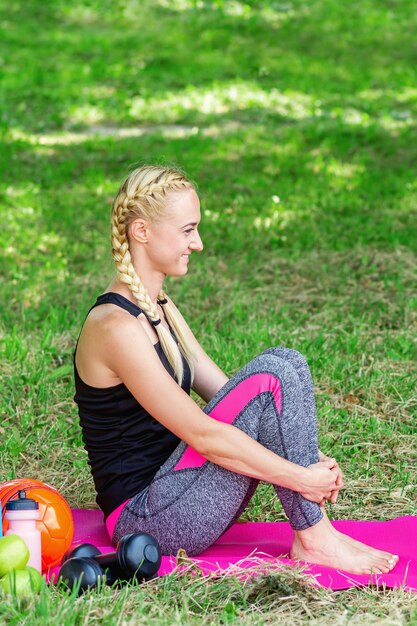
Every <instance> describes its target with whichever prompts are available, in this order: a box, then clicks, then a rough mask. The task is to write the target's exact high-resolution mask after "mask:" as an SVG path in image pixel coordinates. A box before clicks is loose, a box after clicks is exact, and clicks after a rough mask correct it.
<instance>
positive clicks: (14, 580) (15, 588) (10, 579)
mask: <svg viewBox="0 0 417 626" xmlns="http://www.w3.org/2000/svg"><path fill="white" fill-rule="evenodd" d="M41 587H42V576H41V575H40V573H39V572H38V570H37V569H35V568H34V567H30V565H28V566H27V567H25V568H24V569H14V570H11V571H10V572H8V573H7V574H6V576H3V578H0V589H2V590H3V591H5V592H6V593H9V594H13V595H14V594H16V595H17V596H30V595H32V594H33V593H39V592H40V590H41Z"/></svg>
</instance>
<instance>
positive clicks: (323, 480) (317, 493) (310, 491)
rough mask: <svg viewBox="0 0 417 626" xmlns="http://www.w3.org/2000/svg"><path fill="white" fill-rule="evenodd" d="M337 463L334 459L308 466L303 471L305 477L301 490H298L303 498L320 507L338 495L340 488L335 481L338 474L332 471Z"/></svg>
mask: <svg viewBox="0 0 417 626" xmlns="http://www.w3.org/2000/svg"><path fill="white" fill-rule="evenodd" d="M335 466H337V463H336V461H335V460H334V459H327V460H323V461H319V462H318V463H313V465H309V466H308V467H307V468H306V470H305V477H304V479H303V485H302V488H301V489H298V490H297V491H299V492H300V493H301V495H302V496H304V498H306V499H307V500H311V501H312V502H317V504H320V505H321V506H322V505H323V503H324V502H325V501H326V500H328V499H331V498H332V497H333V496H334V493H336V494H337V493H338V491H339V489H341V486H338V485H337V483H336V481H337V477H338V474H337V472H335V471H333V470H334V468H335Z"/></svg>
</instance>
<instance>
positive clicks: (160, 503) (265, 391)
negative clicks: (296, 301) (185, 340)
mask: <svg viewBox="0 0 417 626" xmlns="http://www.w3.org/2000/svg"><path fill="white" fill-rule="evenodd" d="M204 412H205V413H208V414H209V415H211V416H212V417H213V418H214V419H217V420H220V421H223V422H227V423H229V424H233V426H236V427H237V428H239V429H240V430H242V431H244V432H245V433H247V434H248V435H249V436H250V437H252V438H253V439H255V440H256V441H258V442H259V443H261V444H262V445H263V446H265V447H266V448H269V450H272V451H273V452H275V453H276V454H277V455H279V456H281V457H284V458H285V459H288V460H289V461H292V462H293V463H296V464H298V465H302V466H304V467H307V466H308V465H310V464H312V463H317V461H318V442H317V419H316V410H315V403H314V391H313V383H312V380H311V375H310V371H309V368H308V365H307V363H306V361H305V359H304V358H303V357H302V356H301V355H300V354H299V353H298V352H296V351H294V350H289V349H288V348H271V349H269V350H266V351H265V352H263V353H262V354H260V355H259V356H257V357H255V358H254V359H253V360H252V361H250V362H249V363H248V364H247V365H245V366H244V367H243V368H242V369H241V370H240V371H239V372H238V373H237V374H236V375H235V376H233V378H231V379H230V380H229V381H228V382H227V383H226V384H225V385H224V386H223V387H222V388H221V389H220V390H219V391H218V392H217V394H216V395H215V396H214V397H213V398H212V399H211V400H210V402H209V403H208V404H207V406H206V407H205V409H204ZM258 482H259V481H258V480H256V479H254V478H250V477H248V476H243V475H240V474H235V473H234V472H231V471H229V470H226V469H224V468H222V467H220V466H219V465H216V464H214V463H211V462H210V461H207V460H206V459H204V458H203V457H202V456H201V455H200V454H199V453H198V452H196V451H195V450H193V448H191V447H190V446H187V444H186V443H184V442H181V443H180V444H179V445H178V447H177V448H176V449H175V450H174V452H173V453H172V455H171V456H170V457H169V458H168V460H167V461H166V462H165V463H164V465H162V467H161V468H160V469H159V471H158V472H157V474H156V475H155V477H154V479H153V481H152V482H151V484H150V485H149V486H148V487H147V488H146V489H145V490H144V491H141V492H140V493H139V494H137V495H136V496H134V497H133V498H132V499H131V500H130V501H129V502H128V503H127V505H126V506H125V507H124V508H123V510H122V512H121V514H120V517H119V518H118V520H117V523H116V526H115V529H114V533H113V541H114V542H115V543H116V542H117V541H119V540H120V538H121V537H122V536H123V535H125V534H128V533H131V532H147V533H149V534H151V535H153V536H154V537H155V538H156V539H157V541H158V542H159V544H160V546H161V549H162V553H163V554H175V553H176V552H177V551H178V549H179V548H184V549H185V550H186V551H187V553H188V554H190V555H193V554H198V553H199V552H201V551H202V550H204V549H205V548H207V547H208V546H209V545H211V544H212V543H213V542H214V541H216V539H218V537H219V536H220V535H221V534H223V533H224V531H225V530H226V529H227V528H228V527H229V526H230V525H231V524H232V523H233V522H234V521H235V520H236V519H237V518H238V517H239V516H240V515H241V513H242V512H243V511H244V509H245V508H246V506H247V504H248V502H249V500H250V498H251V497H252V495H253V493H254V492H255V489H256V486H257V485H258ZM274 489H275V491H276V493H277V495H278V497H279V499H280V500H281V503H282V505H283V508H284V510H285V513H286V515H287V517H288V519H289V521H290V524H291V526H292V528H293V529H295V530H304V529H306V528H309V527H310V526H313V525H314V524H316V523H317V522H318V521H319V520H320V519H321V518H322V513H321V510H320V507H319V505H318V504H316V503H314V502H311V501H309V500H306V499H305V498H304V497H303V496H301V495H300V494H299V493H298V492H294V491H291V490H290V489H287V488H284V487H280V486H279V485H274Z"/></svg>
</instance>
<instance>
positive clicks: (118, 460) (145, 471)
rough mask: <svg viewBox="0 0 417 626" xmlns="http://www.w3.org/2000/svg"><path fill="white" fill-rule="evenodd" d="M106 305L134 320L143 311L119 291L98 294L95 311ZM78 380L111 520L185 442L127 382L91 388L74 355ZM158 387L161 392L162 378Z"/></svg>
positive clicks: (95, 470)
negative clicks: (118, 508) (148, 408)
mask: <svg viewBox="0 0 417 626" xmlns="http://www.w3.org/2000/svg"><path fill="white" fill-rule="evenodd" d="M107 303H112V304H116V305H117V306H120V307H121V308H122V309H125V310H126V311H128V312H129V313H131V315H133V316H135V317H138V316H139V315H140V314H141V313H144V311H142V309H140V308H139V307H137V306H136V305H135V304H133V303H132V302H130V301H129V300H127V298H125V297H123V296H121V295H120V294H117V293H105V294H103V295H101V296H99V297H98V298H97V301H96V303H95V304H94V306H93V307H92V309H93V308H94V307H96V306H99V305H100V304H107ZM90 310H91V309H90ZM171 332H172V330H171ZM155 350H156V352H157V354H158V356H159V358H160V360H161V362H162V365H163V366H164V367H165V369H166V370H167V371H168V373H169V374H170V375H171V376H172V378H174V372H173V370H172V368H171V366H170V364H169V362H168V360H167V358H166V356H165V354H164V352H163V350H162V348H161V345H160V344H159V343H157V344H155ZM183 363H184V377H183V382H182V385H181V387H182V388H183V389H184V391H185V392H186V393H187V394H190V385H191V374H190V368H189V366H188V363H187V362H186V360H185V359H183ZM74 376H75V396H74V400H75V402H76V403H77V405H78V414H79V417H80V424H81V428H82V434H83V441H84V445H85V448H86V450H87V453H88V459H89V464H90V466H91V473H92V475H93V480H94V485H95V488H96V492H97V497H96V501H97V504H98V505H99V507H100V508H101V510H102V511H103V512H104V517H105V518H107V517H108V515H109V514H110V513H111V512H112V511H113V510H114V509H115V508H116V507H118V506H119V505H120V504H122V503H123V502H125V500H128V499H129V498H131V497H132V496H134V495H135V494H137V493H138V492H139V491H142V489H144V488H145V487H146V486H147V485H149V483H150V482H151V481H152V479H153V477H154V476H155V474H156V472H157V471H158V469H159V468H160V466H161V465H163V463H164V462H165V461H166V460H167V458H168V457H169V456H170V455H171V454H172V452H173V451H174V450H175V448H176V447H177V445H178V444H179V442H180V439H179V438H178V437H177V436H176V435H174V434H173V433H171V432H170V431H169V430H168V429H167V428H165V427H164V426H163V425H162V424H160V423H159V422H158V421H157V420H155V419H154V418H153V417H152V416H151V415H150V414H149V413H148V412H147V411H145V409H144V408H143V407H142V406H141V405H140V404H139V402H138V401H137V400H136V399H135V398H134V397H133V395H132V394H131V393H130V391H129V390H128V389H127V387H126V386H125V385H124V384H123V383H120V384H118V385H115V386H113V387H105V388H104V389H103V388H98V387H91V386H90V385H87V384H86V383H85V382H84V381H83V380H81V378H80V376H79V375H78V372H77V368H76V365H75V353H74ZM155 388H156V390H157V388H158V381H157V380H155Z"/></svg>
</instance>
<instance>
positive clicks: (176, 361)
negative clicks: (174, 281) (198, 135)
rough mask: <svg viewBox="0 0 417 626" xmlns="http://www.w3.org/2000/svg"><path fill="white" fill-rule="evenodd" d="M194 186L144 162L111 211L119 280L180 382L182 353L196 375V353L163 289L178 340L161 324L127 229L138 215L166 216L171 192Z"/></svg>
mask: <svg viewBox="0 0 417 626" xmlns="http://www.w3.org/2000/svg"><path fill="white" fill-rule="evenodd" d="M188 189H195V186H194V185H193V183H192V182H191V181H189V180H188V179H187V178H186V177H185V175H184V174H183V173H182V172H181V171H180V170H178V169H175V168H171V167H162V166H149V165H145V166H143V167H140V168H138V169H135V170H134V171H133V172H132V173H131V174H130V175H129V176H128V177H127V178H126V180H125V181H124V182H123V183H122V185H121V187H120V189H119V191H118V193H117V195H116V198H115V200H114V203H113V210H112V251H113V259H114V262H115V264H116V270H117V276H118V279H119V280H120V281H121V282H122V283H125V284H126V285H127V286H128V287H129V289H130V291H131V292H132V295H133V297H134V298H135V300H136V301H137V303H138V306H139V307H140V308H141V309H142V310H143V311H144V313H145V314H146V315H147V317H148V319H150V321H151V322H152V324H153V326H154V328H155V331H156V333H157V335H158V339H159V341H160V343H161V347H162V350H163V352H164V354H165V355H166V357H167V359H168V362H169V364H170V365H171V367H172V369H173V370H174V374H175V377H176V379H177V380H178V382H179V383H180V384H181V382H182V379H183V374H184V368H183V360H182V356H183V357H184V358H185V359H186V361H187V362H188V365H189V367H190V370H191V378H192V377H193V373H194V368H193V360H194V357H193V352H192V350H191V347H190V346H189V345H188V344H187V341H186V338H185V334H184V322H183V321H182V320H181V318H180V317H179V316H178V314H177V313H176V311H175V310H174V309H173V307H172V306H171V305H170V304H169V302H168V300H167V299H166V294H165V293H164V291H163V290H161V291H160V293H159V294H158V303H159V304H160V305H163V306H164V312H165V315H166V318H167V320H168V322H169V324H170V326H171V327H172V329H173V331H174V333H175V335H176V337H177V340H178V344H177V343H176V341H175V340H174V339H173V337H172V335H171V333H170V332H169V331H168V330H167V329H166V328H165V326H164V325H163V324H161V323H160V322H161V319H160V316H159V313H158V309H157V308H156V307H155V305H154V303H153V302H152V300H151V298H150V296H149V293H148V291H147V289H146V288H145V286H144V285H143V283H142V281H141V280H140V277H139V276H138V274H137V273H136V271H135V268H134V266H133V263H132V259H131V255H130V250H129V238H128V228H129V225H130V224H131V223H132V222H133V221H134V220H135V219H137V218H142V219H146V220H149V221H150V222H154V221H155V220H157V219H158V218H159V217H162V216H163V215H164V212H165V209H166V201H167V199H166V196H167V194H168V193H170V192H172V191H185V190H188Z"/></svg>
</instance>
